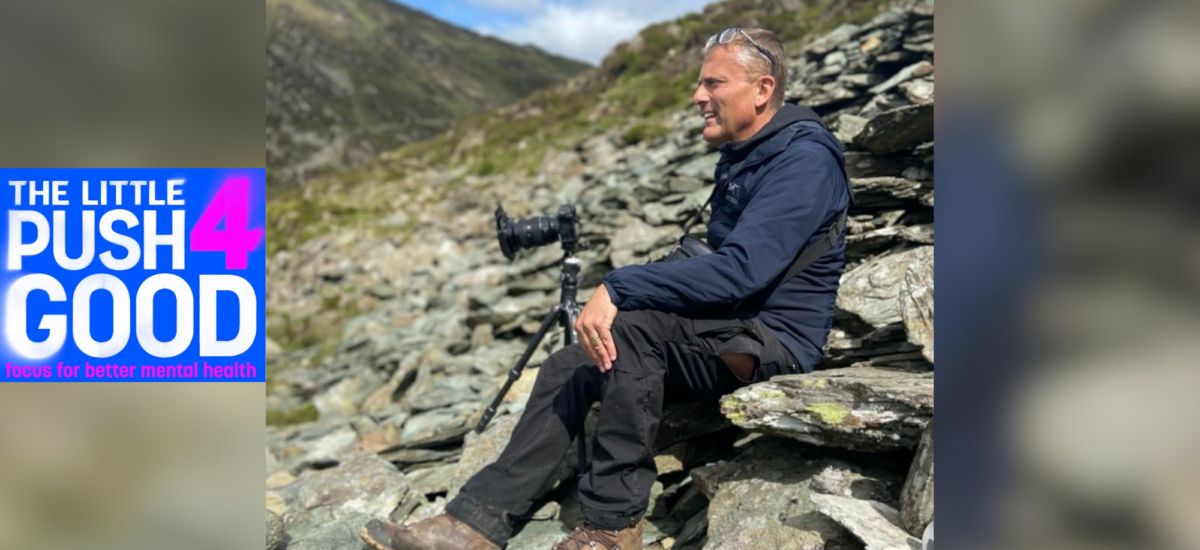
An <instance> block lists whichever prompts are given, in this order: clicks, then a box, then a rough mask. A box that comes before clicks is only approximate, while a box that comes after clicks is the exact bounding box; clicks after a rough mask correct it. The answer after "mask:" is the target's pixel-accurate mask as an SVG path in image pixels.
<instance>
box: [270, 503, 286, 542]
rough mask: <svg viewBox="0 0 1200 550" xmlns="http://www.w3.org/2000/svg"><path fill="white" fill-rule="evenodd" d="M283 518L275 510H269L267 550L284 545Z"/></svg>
mask: <svg viewBox="0 0 1200 550" xmlns="http://www.w3.org/2000/svg"><path fill="white" fill-rule="evenodd" d="M284 542H285V541H284V538H283V520H282V519H280V518H279V516H278V515H276V514H275V513H274V512H272V511H270V510H267V550H275V549H276V548H279V547H281V546H283V544H284Z"/></svg>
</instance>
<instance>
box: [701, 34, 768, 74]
mask: <svg viewBox="0 0 1200 550" xmlns="http://www.w3.org/2000/svg"><path fill="white" fill-rule="evenodd" d="M739 34H740V35H742V36H743V37H745V38H746V41H747V42H749V43H750V44H751V45H752V46H754V47H755V49H757V50H758V53H761V54H763V57H766V58H767V61H770V62H771V74H775V56H773V55H771V53H770V52H768V51H767V49H766V48H764V47H762V46H760V45H759V44H758V42H755V41H754V39H753V38H750V35H749V34H746V31H743V30H742V28H741V27H729V28H728V29H725V30H723V31H721V32H719V33H717V34H714V35H712V36H711V37H709V39H708V43H707V44H705V45H704V49H705V50H706V51H707V50H708V49H709V48H711V47H713V46H714V45H717V44H728V43H730V42H733V41H734V39H736V38H737V36H738V35H739Z"/></svg>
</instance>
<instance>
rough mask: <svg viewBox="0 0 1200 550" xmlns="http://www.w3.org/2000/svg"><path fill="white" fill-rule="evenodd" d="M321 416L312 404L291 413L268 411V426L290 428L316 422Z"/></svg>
mask: <svg viewBox="0 0 1200 550" xmlns="http://www.w3.org/2000/svg"><path fill="white" fill-rule="evenodd" d="M319 416H320V415H319V414H318V413H317V408H316V407H314V406H313V405H312V404H311V403H305V404H304V405H303V406H301V407H299V408H296V409H293V410H290V411H280V410H277V409H267V425H268V426H290V425H292V424H302V423H304V422H312V421H315V420H316V419H317V418H318V417H319Z"/></svg>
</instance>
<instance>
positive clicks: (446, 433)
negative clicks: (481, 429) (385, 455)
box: [399, 403, 478, 448]
mask: <svg viewBox="0 0 1200 550" xmlns="http://www.w3.org/2000/svg"><path fill="white" fill-rule="evenodd" d="M477 408H478V404H477V403H457V404H455V406H452V407H445V408H441V409H434V410H431V411H426V412H423V413H420V414H416V415H413V416H412V418H409V419H408V421H407V422H405V423H404V430H403V431H401V433H400V441H399V445H401V446H403V447H405V448H420V447H434V446H440V445H446V444H450V443H454V442H457V441H462V439H463V436H464V435H466V433H467V432H468V431H470V430H471V429H472V428H473V427H474V426H468V425H467V421H468V419H469V417H470V416H471V415H472V414H473V413H474V412H476V409H477Z"/></svg>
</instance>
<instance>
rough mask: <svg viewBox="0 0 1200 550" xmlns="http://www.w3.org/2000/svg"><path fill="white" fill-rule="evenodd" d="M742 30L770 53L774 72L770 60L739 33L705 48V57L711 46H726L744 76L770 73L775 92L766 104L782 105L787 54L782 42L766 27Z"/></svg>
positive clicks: (758, 75)
mask: <svg viewBox="0 0 1200 550" xmlns="http://www.w3.org/2000/svg"><path fill="white" fill-rule="evenodd" d="M742 32H744V33H746V34H747V35H749V36H750V38H753V39H754V41H755V42H758V45H759V46H762V47H763V49H764V50H767V51H768V52H770V53H771V56H772V57H774V58H775V72H773V73H772V72H771V62H770V61H768V60H767V58H766V56H764V55H763V54H762V52H760V51H758V48H755V47H754V44H751V43H750V42H749V41H748V40H746V38H745V37H744V36H742V35H741V34H738V35H737V36H736V37H735V38H734V39H733V40H732V41H730V42H727V43H725V44H713V46H712V47H711V48H705V50H704V55H705V57H707V56H708V53H709V52H710V51H712V49H713V48H727V49H728V51H729V52H730V53H731V54H732V55H733V60H734V63H737V64H738V66H739V67H741V68H742V69H743V70H745V71H746V76H748V77H750V78H751V79H755V78H758V77H760V76H763V75H771V76H772V77H774V78H775V92H774V93H773V94H771V100H770V101H769V102H768V105H770V107H771V108H772V109H779V108H780V107H783V91H784V88H786V87H787V56H786V55H785V54H784V51H783V43H782V42H780V41H779V38H778V37H776V36H775V33H773V32H771V31H768V30H766V29H752V28H743V29H742Z"/></svg>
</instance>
